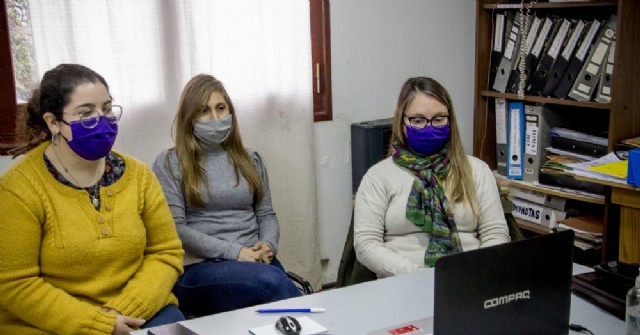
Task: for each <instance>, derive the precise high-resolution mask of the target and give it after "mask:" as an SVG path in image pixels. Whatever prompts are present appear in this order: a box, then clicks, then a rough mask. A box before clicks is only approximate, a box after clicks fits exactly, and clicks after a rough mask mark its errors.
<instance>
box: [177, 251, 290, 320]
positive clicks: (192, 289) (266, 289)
mask: <svg viewBox="0 0 640 335" xmlns="http://www.w3.org/2000/svg"><path fill="white" fill-rule="evenodd" d="M173 292H174V294H175V295H176V297H178V301H179V302H180V309H182V310H183V311H184V312H185V313H187V314H189V315H193V316H203V315H209V314H215V313H220V312H226V311H231V310H234V309H238V308H243V307H248V306H254V305H259V304H264V303H267V302H272V301H277V300H282V299H287V298H292V297H298V296H300V295H302V294H301V293H300V291H299V290H298V288H297V287H296V286H295V285H294V284H293V282H292V281H291V280H290V279H289V277H287V274H286V273H285V271H284V268H283V267H282V264H280V262H279V261H278V260H277V259H275V258H274V259H273V261H272V262H271V264H264V263H252V262H239V261H236V260H223V259H209V260H206V261H202V262H200V263H197V264H192V265H188V266H186V267H185V269H184V274H183V275H182V276H180V277H179V278H178V282H177V283H176V285H175V287H174V289H173Z"/></svg>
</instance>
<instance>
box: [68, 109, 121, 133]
mask: <svg viewBox="0 0 640 335" xmlns="http://www.w3.org/2000/svg"><path fill="white" fill-rule="evenodd" d="M68 114H72V113H68ZM75 115H80V120H79V122H80V124H81V125H82V126H83V127H85V128H86V129H93V128H95V127H96V126H97V125H98V123H99V122H100V117H104V118H105V119H106V120H107V122H109V123H111V124H116V123H118V121H120V118H121V117H122V106H119V105H113V106H110V107H107V108H106V109H104V110H103V111H102V112H100V111H99V110H97V109H92V110H90V111H86V112H82V113H79V114H75ZM62 122H64V123H66V124H67V125H69V123H68V122H66V121H64V120H62ZM72 122H77V121H72Z"/></svg>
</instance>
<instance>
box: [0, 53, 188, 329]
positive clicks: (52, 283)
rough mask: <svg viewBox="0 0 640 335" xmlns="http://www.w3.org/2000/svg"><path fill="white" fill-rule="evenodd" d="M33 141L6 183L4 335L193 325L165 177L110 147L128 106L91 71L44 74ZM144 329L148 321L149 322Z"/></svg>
mask: <svg viewBox="0 0 640 335" xmlns="http://www.w3.org/2000/svg"><path fill="white" fill-rule="evenodd" d="M27 111H28V114H29V116H28V125H29V127H30V130H31V131H32V134H34V138H42V140H34V141H32V143H31V144H30V145H28V146H26V147H24V148H23V149H22V150H21V152H20V153H24V152H27V151H28V154H27V155H26V157H24V158H23V159H22V160H21V161H19V162H18V163H16V164H14V165H13V166H12V167H11V168H10V169H9V170H8V171H6V172H5V173H4V174H3V175H2V176H1V177H0V334H14V335H19V334H52V333H53V334H74V335H75V334H129V332H130V331H132V330H133V329H136V328H140V327H150V326H156V325H160V324H164V323H169V322H174V321H180V320H183V319H184V317H183V316H182V314H181V313H180V311H179V310H178V308H177V306H176V304H177V301H176V298H175V297H174V296H173V294H172V293H171V289H172V287H173V285H174V283H175V281H176V279H177V278H178V275H180V274H181V273H182V258H183V254H184V252H183V250H182V246H181V244H180V239H179V238H178V235H177V233H176V229H175V225H174V223H173V218H172V216H171V213H170V212H169V207H168V205H167V203H166V200H165V198H164V196H163V193H162V189H161V187H160V184H159V182H158V181H157V179H156V177H155V175H154V174H153V172H151V170H150V169H149V168H148V167H147V166H146V165H145V164H143V163H141V162H139V161H137V160H135V159H134V158H132V157H129V156H127V155H124V154H122V153H119V152H115V151H112V150H111V147H112V146H113V142H114V140H115V137H116V135H117V133H118V120H119V119H120V116H121V114H122V108H121V107H120V106H117V105H113V104H112V97H111V95H110V94H109V86H108V85H107V83H106V82H105V80H104V78H102V76H100V75H99V74H97V73H96V72H94V71H93V70H91V69H89V68H86V67H84V66H81V65H76V64H62V65H59V66H57V67H56V68H54V69H52V70H50V71H48V72H47V73H45V75H44V77H43V78H42V82H41V84H40V87H39V88H38V89H36V90H35V91H34V93H33V96H32V97H31V100H30V101H29V103H28V105H27ZM145 321H146V322H145Z"/></svg>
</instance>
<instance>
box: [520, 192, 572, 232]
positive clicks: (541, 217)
mask: <svg viewBox="0 0 640 335" xmlns="http://www.w3.org/2000/svg"><path fill="white" fill-rule="evenodd" d="M512 202H513V212H512V214H513V216H514V217H516V218H518V219H522V220H525V221H528V222H533V223H536V224H539V225H541V226H544V227H547V228H554V227H555V226H556V223H557V222H558V220H563V219H565V218H566V217H567V212H565V211H561V210H557V209H553V208H549V207H546V206H542V205H538V204H534V203H531V202H528V201H524V200H520V199H517V198H515V199H513V200H512Z"/></svg>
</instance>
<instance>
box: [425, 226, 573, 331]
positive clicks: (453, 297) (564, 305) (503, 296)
mask: <svg viewBox="0 0 640 335" xmlns="http://www.w3.org/2000/svg"><path fill="white" fill-rule="evenodd" d="M573 235H574V233H573V231H572V230H567V231H563V232H558V233H553V234H547V235H542V236H537V237H532V238H528V239H524V240H521V241H516V242H511V243H507V244H502V245H498V246H494V247H489V248H482V249H479V250H473V251H467V252H463V253H459V254H455V255H450V256H445V257H442V258H441V259H439V260H438V261H437V263H436V266H435V291H434V294H435V295H434V320H433V322H434V325H433V326H434V334H436V335H447V334H492V335H495V334H568V332H569V314H570V308H571V275H572V263H573Z"/></svg>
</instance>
